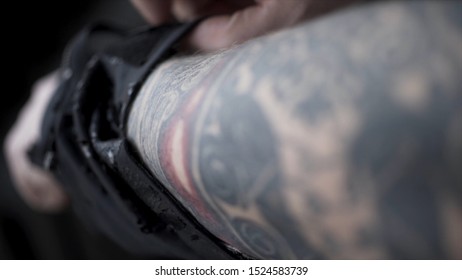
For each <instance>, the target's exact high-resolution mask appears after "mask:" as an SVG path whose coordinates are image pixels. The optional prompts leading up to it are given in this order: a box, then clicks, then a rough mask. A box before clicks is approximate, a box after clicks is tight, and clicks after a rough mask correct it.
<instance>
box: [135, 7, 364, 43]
mask: <svg viewBox="0 0 462 280" xmlns="http://www.w3.org/2000/svg"><path fill="white" fill-rule="evenodd" d="M355 1H358V0H132V2H133V4H134V5H135V7H137V8H138V10H139V11H140V13H141V14H142V15H143V16H144V17H145V18H146V20H147V21H148V22H150V23H151V24H155V25H157V24H162V23H165V22H169V21H174V20H178V21H189V20H193V19H196V18H198V17H200V16H210V15H213V17H211V18H209V19H207V20H205V21H203V22H202V23H201V24H200V25H199V26H198V27H197V28H196V29H195V30H194V32H193V33H192V35H191V36H190V37H189V39H188V44H189V45H190V46H191V47H193V48H196V49H199V50H203V51H215V50H219V49H223V48H228V47H230V46H232V45H234V44H237V43H242V42H245V41H247V40H249V39H251V38H255V37H258V36H261V35H264V34H267V33H269V32H272V31H276V30H279V29H282V28H286V27H290V26H293V25H295V24H297V23H300V22H302V21H304V20H307V19H310V18H313V17H315V16H318V15H320V14H322V13H325V12H328V11H331V10H334V9H336V8H338V7H340V6H344V5H346V4H350V3H352V2H355Z"/></svg>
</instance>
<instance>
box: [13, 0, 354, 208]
mask: <svg viewBox="0 0 462 280" xmlns="http://www.w3.org/2000/svg"><path fill="white" fill-rule="evenodd" d="M132 2H133V3H134V4H135V7H137V8H138V9H139V11H140V12H141V13H142V14H143V15H144V16H145V18H146V19H147V20H148V22H150V23H151V24H154V25H158V24H164V23H168V22H170V21H184V20H186V21H188V20H193V19H196V18H198V17H201V16H205V15H207V16H211V15H214V16H213V17H211V18H209V19H207V20H205V21H203V22H202V23H201V24H200V25H199V26H198V27H197V28H196V29H195V30H194V32H193V34H192V36H190V37H189V38H187V40H184V47H185V48H189V49H194V50H199V51H202V52H206V51H213V50H218V49H223V48H228V47H231V46H232V45H235V44H237V43H242V42H244V41H246V40H248V39H250V38H254V37H258V36H260V35H263V34H266V33H269V32H272V31H276V30H280V29H283V28H286V27H288V26H291V25H294V24H297V23H300V22H302V21H305V20H308V19H312V18H313V17H315V16H319V15H321V14H323V13H326V12H328V11H332V10H334V9H335V8H341V7H343V6H345V5H348V4H349V3H353V2H357V0H329V1H313V0H284V1H279V0H258V1H253V0H133V1H132ZM281 3H284V5H281ZM320 3H321V4H320ZM326 3H327V4H326ZM56 83H57V79H56V77H46V78H44V79H42V80H41V81H39V82H38V83H37V86H35V87H34V88H33V90H32V94H31V99H30V100H29V101H28V104H27V105H26V106H25V107H24V108H23V109H22V110H21V113H20V115H19V118H18V120H17V121H16V123H15V124H14V125H13V128H12V129H11V131H10V132H9V134H8V136H7V138H6V141H5V143H4V151H5V155H6V156H7V159H8V167H9V170H10V174H11V175H12V179H13V181H14V182H15V185H16V187H17V190H18V191H19V194H20V195H21V196H22V197H23V198H24V200H25V201H26V202H27V203H28V205H29V206H31V207H33V208H34V209H37V210H41V211H51V212H56V211H60V210H62V209H63V208H65V207H66V206H67V205H68V199H67V196H66V194H65V193H64V192H63V191H62V188H61V187H60V186H59V184H58V183H57V182H56V181H55V180H54V178H53V177H52V175H51V174H50V173H48V172H46V171H44V170H41V169H39V168H37V167H36V166H34V165H33V164H31V163H30V162H29V160H28V158H27V150H28V149H29V148H30V146H31V144H32V143H34V142H35V141H36V139H37V137H38V133H39V127H38V126H39V123H40V120H41V118H42V115H43V112H44V111H45V110H46V103H47V102H45V101H46V100H48V99H49V98H50V97H51V95H52V93H53V88H54V87H56ZM42 85H46V86H42Z"/></svg>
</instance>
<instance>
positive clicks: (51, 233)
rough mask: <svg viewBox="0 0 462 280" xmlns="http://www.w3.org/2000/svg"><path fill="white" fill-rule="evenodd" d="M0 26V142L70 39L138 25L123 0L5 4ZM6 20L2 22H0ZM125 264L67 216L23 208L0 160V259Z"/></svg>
mask: <svg viewBox="0 0 462 280" xmlns="http://www.w3.org/2000/svg"><path fill="white" fill-rule="evenodd" d="M7 3H8V4H6V5H7V6H6V7H5V6H4V7H3V8H2V10H3V11H4V12H6V13H7V14H8V15H10V16H11V19H9V20H8V21H7V22H4V23H3V34H4V36H3V38H2V45H3V46H2V49H3V56H4V62H6V63H3V69H4V70H5V71H4V74H3V79H2V81H3V83H2V85H3V90H2V101H1V102H0V104H1V119H0V132H1V134H0V139H1V144H2V146H3V141H4V137H5V134H6V133H7V131H8V130H9V128H10V126H11V124H12V123H13V121H14V119H15V118H16V115H17V113H18V110H19V109H20V108H21V106H22V105H23V104H24V102H25V101H26V100H27V98H28V96H29V94H30V88H31V86H32V85H33V83H34V81H35V80H37V79H38V78H40V77H42V76H44V75H46V74H47V73H49V72H51V71H53V70H54V69H55V68H57V67H58V66H59V62H60V57H61V54H62V51H63V49H64V47H65V45H66V43H67V42H68V41H69V39H71V38H72V36H73V35H74V34H75V33H76V32H78V30H79V29H81V28H82V27H83V26H85V24H87V23H90V22H93V21H96V20H98V21H105V22H113V23H116V24H118V25H121V26H126V27H134V26H139V25H142V24H143V22H142V20H141V18H140V17H139V16H138V14H137V13H136V11H135V10H134V8H133V7H132V6H131V4H130V2H129V1H128V0H115V1H114V0H98V1H95V0H67V1H26V2H23V1H7ZM6 18H7V17H3V19H4V20H5V19H6ZM113 258H115V259H120V258H122V259H128V258H139V256H133V255H130V254H128V253H126V252H124V251H123V250H122V249H120V248H119V247H118V246H117V245H115V244H114V243H112V242H111V241H109V240H107V239H106V238H104V237H103V236H101V235H99V234H97V233H96V232H92V230H91V229H88V228H86V227H85V226H83V225H82V224H81V223H80V222H79V221H78V219H77V218H76V217H75V216H74V215H73V214H72V212H71V211H67V212H65V213H62V214H57V215H47V214H41V213H38V212H35V211H33V210H31V209H30V208H28V207H27V206H26V205H25V204H24V202H23V201H22V200H21V199H20V197H18V195H17V193H16V192H15V190H14V187H13V185H12V183H11V179H10V177H9V175H8V172H7V169H6V166H5V158H4V155H3V149H2V151H1V158H0V259H113Z"/></svg>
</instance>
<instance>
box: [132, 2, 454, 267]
mask: <svg viewBox="0 0 462 280" xmlns="http://www.w3.org/2000/svg"><path fill="white" fill-rule="evenodd" d="M461 15H462V3H461V2H460V1H449V0H448V1H396V2H390V3H388V2H387V3H375V4H371V5H368V6H364V7H361V8H354V9H351V10H346V11H341V12H339V13H338V14H333V15H329V16H327V17H324V18H320V19H317V20H315V21H313V22H309V23H306V24H304V25H302V26H299V27H297V28H294V29H291V30H286V31H283V32H279V33H277V34H273V35H270V36H267V37H265V38H261V39H257V40H254V41H252V42H249V43H246V44H244V45H242V46H238V47H236V48H234V49H231V50H228V51H226V52H223V53H220V54H216V55H212V56H197V57H191V58H186V59H184V58H183V59H181V58H180V59H178V60H174V61H171V62H169V63H168V64H166V65H164V67H163V68H161V69H159V70H158V71H156V72H155V73H154V74H153V76H152V77H151V79H150V81H151V82H148V83H147V86H146V88H145V89H144V90H143V92H142V93H141V95H140V97H139V98H138V100H137V102H136V103H135V105H134V110H133V112H132V116H131V118H130V128H129V131H128V134H129V135H130V137H131V138H132V141H133V142H134V144H135V145H136V146H137V147H138V149H139V150H140V153H141V154H142V156H143V158H144V159H145V161H146V163H147V165H148V166H149V167H150V168H151V171H152V172H153V173H154V174H155V175H156V176H158V177H160V178H161V180H162V182H163V183H164V184H165V185H166V187H167V188H168V189H169V190H170V191H171V192H172V193H173V194H174V195H175V196H176V197H177V198H178V199H179V200H181V201H182V202H183V203H184V204H185V205H186V206H187V208H188V209H189V210H190V211H191V212H193V213H194V214H195V215H196V217H197V218H198V220H199V221H200V222H201V223H203V224H204V225H205V226H206V227H207V228H208V229H209V230H210V231H211V232H213V233H214V234H216V235H218V236H219V237H221V238H222V239H223V240H225V241H226V242H228V243H229V244H230V246H233V247H236V248H238V249H239V250H241V251H243V252H246V253H249V254H252V255H254V256H257V257H261V258H267V259H270V258H274V259H279V258H299V259H302V258H310V259H312V258H317V259H318V258H342V259H343V258H412V259H415V258H461V257H462V256H461V254H462V248H461V242H460V240H459V239H460V238H459V237H460V235H462V222H461V221H462V179H461V172H460V170H462V132H461V131H462V113H461V112H462V79H460V77H459V76H458V75H460V73H462V48H461V47H460V46H462V20H461V18H462V16H461ZM185 71H189V72H186V73H185ZM173 76H174V77H175V78H172V77H173ZM176 77H180V78H176ZM167 100H174V102H167ZM154 102H156V103H154ZM147 104H152V106H154V107H155V108H154V109H153V108H149V105H147ZM155 104H167V105H162V106H161V105H155Z"/></svg>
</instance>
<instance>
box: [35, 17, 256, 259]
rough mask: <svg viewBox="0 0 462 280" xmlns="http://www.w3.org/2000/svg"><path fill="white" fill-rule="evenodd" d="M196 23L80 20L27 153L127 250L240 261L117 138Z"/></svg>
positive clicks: (89, 219) (88, 220) (90, 219)
mask: <svg viewBox="0 0 462 280" xmlns="http://www.w3.org/2000/svg"><path fill="white" fill-rule="evenodd" d="M195 24H197V22H192V23H188V24H172V25H166V26H161V27H156V28H146V29H144V30H138V31H136V32H131V33H127V32H124V31H121V30H120V29H116V28H112V27H108V26H105V25H94V26H90V27H88V28H87V29H86V30H84V31H83V32H82V33H81V34H79V35H78V36H77V37H76V38H75V40H74V41H73V43H72V44H71V45H70V47H69V49H68V51H67V52H66V54H65V56H64V59H63V64H62V68H61V83H60V86H59V88H58V90H57V92H56V93H55V95H54V97H53V99H52V100H51V102H50V105H49V107H48V110H47V113H46V115H45V117H44V122H43V127H42V135H41V138H40V140H39V141H38V143H36V145H35V146H34V147H33V149H32V150H31V151H30V153H29V155H30V158H31V160H32V161H33V162H34V163H36V164H38V165H40V166H42V167H43V168H46V169H48V170H50V171H51V172H53V173H54V175H55V176H56V177H57V178H58V180H60V182H61V183H62V184H63V186H64V187H65V188H66V192H67V193H68V194H69V196H70V197H71V199H72V202H73V206H74V208H75V210H76V212H77V213H78V215H79V216H80V217H81V218H82V219H83V220H84V221H85V222H86V223H87V224H89V225H91V226H92V227H95V228H97V229H98V230H100V231H102V232H104V233H105V234H107V235H108V236H110V237H111V238H112V239H113V240H115V241H116V242H118V243H119V244H120V245H122V246H123V247H124V248H126V249H127V250H129V251H132V252H135V253H138V254H142V255H144V256H146V255H147V256H153V257H155V256H162V257H164V258H165V257H169V258H185V259H195V258H207V259H235V258H237V259H240V258H249V256H244V255H242V254H240V253H239V252H237V251H236V250H234V249H231V248H229V247H228V246H227V245H226V244H224V243H223V242H221V241H220V240H219V239H217V238H216V237H214V236H213V235H212V234H210V233H209V232H208V231H207V230H206V229H205V228H204V227H203V226H202V225H200V224H199V223H198V222H197V220H196V219H195V218H194V217H193V216H192V215H191V214H190V213H189V212H188V211H186V209H184V208H183V206H182V205H181V204H180V203H179V202H178V201H177V200H176V199H175V198H174V197H173V196H172V195H171V194H170V193H169V192H168V191H167V189H166V188H164V187H163V186H162V184H161V183H160V182H159V181H158V180H157V179H156V178H154V177H153V176H152V175H151V174H150V172H149V171H147V169H146V168H145V166H144V165H143V163H142V161H141V160H140V159H139V157H138V155H137V153H136V151H135V150H134V149H133V147H131V145H130V143H129V142H128V141H127V139H126V135H125V131H126V130H125V123H126V121H127V116H128V112H129V108H130V106H131V103H132V101H133V100H134V99H135V96H136V94H137V92H138V91H139V89H140V87H141V85H142V84H143V82H144V81H145V79H146V78H147V76H148V75H149V73H150V72H151V71H152V69H154V68H155V67H156V65H158V64H159V63H160V62H162V61H164V60H165V59H167V58H168V57H170V56H172V55H173V54H174V53H175V52H176V51H175V44H176V43H177V42H178V41H179V40H180V39H181V38H182V37H183V36H184V35H185V34H187V32H188V31H189V30H190V29H191V28H193V27H194V26H195Z"/></svg>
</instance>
